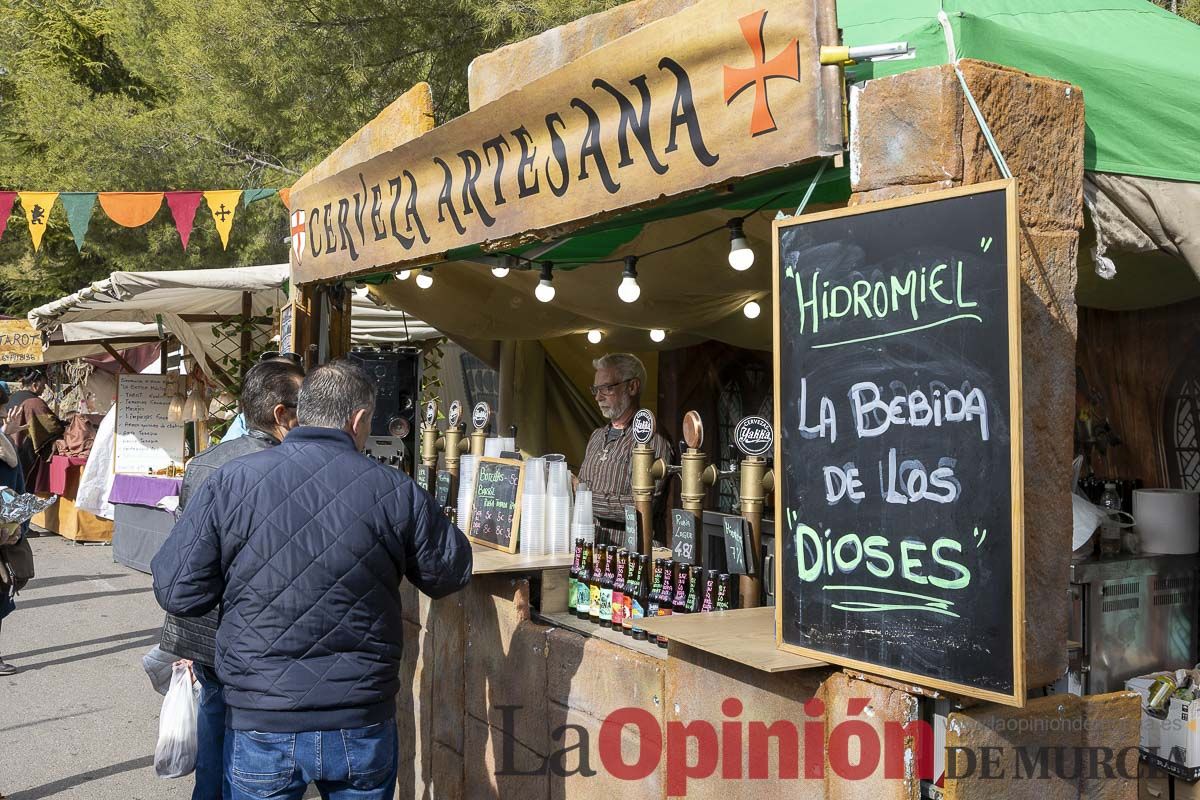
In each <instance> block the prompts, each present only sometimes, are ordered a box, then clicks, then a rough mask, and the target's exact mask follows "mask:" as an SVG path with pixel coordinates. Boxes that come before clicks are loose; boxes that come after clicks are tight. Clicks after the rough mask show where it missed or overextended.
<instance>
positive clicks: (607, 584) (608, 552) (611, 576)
mask: <svg viewBox="0 0 1200 800" xmlns="http://www.w3.org/2000/svg"><path fill="white" fill-rule="evenodd" d="M616 569H617V548H616V547H614V546H613V545H611V544H610V545H608V546H607V547H605V548H604V576H603V580H602V581H601V582H600V613H599V614H598V616H599V619H598V620H597V621H598V622H599V623H600V626H601V627H604V628H608V627H611V626H612V590H613V583H615V582H616Z"/></svg>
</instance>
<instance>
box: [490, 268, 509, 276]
mask: <svg viewBox="0 0 1200 800" xmlns="http://www.w3.org/2000/svg"><path fill="white" fill-rule="evenodd" d="M492 274H493V275H495V276H496V277H497V278H503V277H505V276H506V275H508V267H492Z"/></svg>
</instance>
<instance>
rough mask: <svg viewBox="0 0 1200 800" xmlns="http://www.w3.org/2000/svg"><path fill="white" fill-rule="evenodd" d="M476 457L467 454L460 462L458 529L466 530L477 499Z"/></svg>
mask: <svg viewBox="0 0 1200 800" xmlns="http://www.w3.org/2000/svg"><path fill="white" fill-rule="evenodd" d="M475 466H476V463H475V456H473V455H471V454H470V453H467V454H466V455H464V456H463V457H462V458H460V459H459V460H458V506H457V507H458V527H460V528H462V529H463V530H466V528H467V521H468V520H469V519H470V518H471V502H472V501H473V500H474V499H475Z"/></svg>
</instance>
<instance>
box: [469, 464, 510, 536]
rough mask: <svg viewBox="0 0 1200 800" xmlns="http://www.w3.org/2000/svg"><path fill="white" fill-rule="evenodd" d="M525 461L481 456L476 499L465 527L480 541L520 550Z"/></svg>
mask: <svg viewBox="0 0 1200 800" xmlns="http://www.w3.org/2000/svg"><path fill="white" fill-rule="evenodd" d="M524 488H525V464H524V462H522V461H514V460H512V459H505V458H481V459H479V462H478V466H477V467H476V469H475V500H474V502H473V503H472V505H471V519H470V521H469V522H468V523H467V527H466V528H465V529H464V530H465V532H466V534H467V538H468V539H470V540H471V541H473V542H476V543H477V544H481V545H484V546H486V547H492V548H495V549H497V550H504V551H506V552H509V553H515V552H517V538H518V534H519V533H520V530H521V528H520V526H521V493H522V491H524Z"/></svg>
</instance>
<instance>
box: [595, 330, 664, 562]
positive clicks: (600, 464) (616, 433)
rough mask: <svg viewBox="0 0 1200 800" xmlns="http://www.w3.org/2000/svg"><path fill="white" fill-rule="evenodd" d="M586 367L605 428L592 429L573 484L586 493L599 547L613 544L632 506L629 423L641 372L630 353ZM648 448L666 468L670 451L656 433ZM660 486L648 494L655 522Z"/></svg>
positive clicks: (639, 404)
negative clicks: (598, 533) (589, 492)
mask: <svg viewBox="0 0 1200 800" xmlns="http://www.w3.org/2000/svg"><path fill="white" fill-rule="evenodd" d="M592 367H593V368H595V370H596V377H595V383H594V384H593V385H592V397H594V398H596V404H597V405H598V406H600V413H601V414H602V415H603V416H604V418H605V419H607V420H608V424H607V425H605V426H604V427H603V428H597V429H596V430H595V431H594V432H593V433H592V435H591V438H590V439H588V443H587V448H586V449H585V450H584V453H583V461H582V463H581V464H580V465H579V482H580V483H583V484H585V485H586V486H587V487H588V488H589V489H591V490H592V513H593V514H594V515H595V517H596V525H597V526H598V527H599V529H600V531H601V533H602V534H603V535H604V537H605V539H604V541H605V542H607V543H616V542H619V541H620V535H621V533H622V532H623V531H624V530H625V506H626V505H633V486H632V482H631V480H630V476H631V465H632V462H633V446H634V441H633V436H632V435H631V433H630V423H631V422H633V415H634V414H636V413H637V412H638V409H640V408H641V407H642V388H643V387H644V386H645V385H646V367H645V366H644V365H643V364H642V360H641V359H640V358H638V357H637V356H635V355H633V354H631V353H610V354H608V355H606V356H603V357H601V358H597V359H596V360H595V361H593V362H592ZM650 446H651V447H652V448H653V449H654V457H655V458H661V459H663V460H665V461H667V462H668V463H669V462H670V460H671V445H670V444H669V443H668V442H667V440H666V438H665V437H663V436H662V435H660V434H659V433H658V432H657V431H656V432H655V434H654V438H653V439H651V440H650ZM665 486H666V481H659V482H658V485H657V486H656V487H655V490H654V497H655V505H656V508H655V513H654V518H655V519H656V520H657V519H659V518H660V517H661V510H662V509H661V508H658V506H659V505H661V502H662V500H663V498H664V492H663V490H664V487H665Z"/></svg>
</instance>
